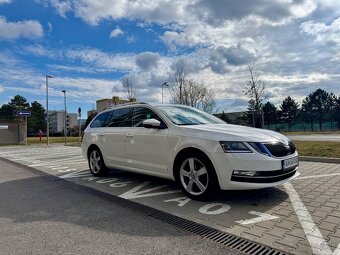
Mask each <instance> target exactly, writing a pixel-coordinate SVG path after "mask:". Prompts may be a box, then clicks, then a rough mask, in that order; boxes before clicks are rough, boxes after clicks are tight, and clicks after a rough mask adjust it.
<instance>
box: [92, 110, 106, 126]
mask: <svg viewBox="0 0 340 255" xmlns="http://www.w3.org/2000/svg"><path fill="white" fill-rule="evenodd" d="M110 114H111V112H103V113H100V114H99V115H97V116H96V118H95V119H94V120H93V121H92V123H91V125H90V127H91V128H98V127H104V126H107V121H106V120H107V119H108V117H109V115H110Z"/></svg>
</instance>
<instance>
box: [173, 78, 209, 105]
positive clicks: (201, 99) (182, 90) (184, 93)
mask: <svg viewBox="0 0 340 255" xmlns="http://www.w3.org/2000/svg"><path fill="white" fill-rule="evenodd" d="M214 98H215V93H214V92H213V90H212V89H209V88H207V87H206V85H205V84H204V83H203V82H197V81H194V80H184V81H183V82H182V85H181V87H179V86H176V87H173V89H172V91H171V101H172V102H173V103H175V104H179V103H181V104H184V105H189V106H193V107H196V108H199V109H202V110H203V111H206V112H212V111H213V109H214V107H215V99H214Z"/></svg>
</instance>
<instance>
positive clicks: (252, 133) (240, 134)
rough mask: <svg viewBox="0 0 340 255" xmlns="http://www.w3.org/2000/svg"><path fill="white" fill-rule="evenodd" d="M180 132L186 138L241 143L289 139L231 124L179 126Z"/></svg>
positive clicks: (267, 131) (286, 140)
mask: <svg viewBox="0 0 340 255" xmlns="http://www.w3.org/2000/svg"><path fill="white" fill-rule="evenodd" d="M180 130H181V132H182V133H183V134H184V135H186V136H192V137H202V138H209V139H214V140H217V141H241V142H278V141H279V142H283V143H287V142H288V141H289V138H287V137H286V136H284V135H282V134H280V133H277V132H274V131H271V130H267V129H259V128H251V127H245V126H239V125H231V124H204V125H190V126H180Z"/></svg>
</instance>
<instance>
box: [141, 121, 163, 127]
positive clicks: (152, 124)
mask: <svg viewBox="0 0 340 255" xmlns="http://www.w3.org/2000/svg"><path fill="white" fill-rule="evenodd" d="M160 126H161V123H160V122H159V121H158V120H156V119H148V120H144V121H143V127H145V128H160Z"/></svg>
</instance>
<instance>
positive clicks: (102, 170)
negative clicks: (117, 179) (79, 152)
mask: <svg viewBox="0 0 340 255" xmlns="http://www.w3.org/2000/svg"><path fill="white" fill-rule="evenodd" d="M88 162H89V168H90V171H91V173H92V174H93V175H94V176H104V175H106V174H107V172H108V169H107V167H106V165H105V163H104V160H103V156H102V154H101V152H100V150H99V149H97V148H95V149H93V150H91V152H90V154H89V157H88Z"/></svg>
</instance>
